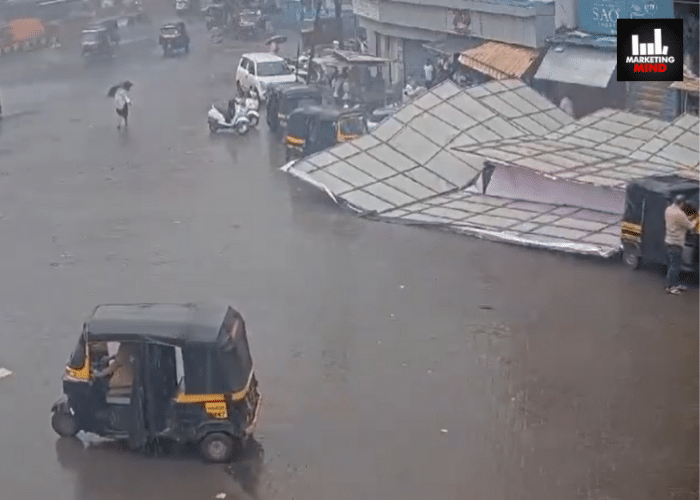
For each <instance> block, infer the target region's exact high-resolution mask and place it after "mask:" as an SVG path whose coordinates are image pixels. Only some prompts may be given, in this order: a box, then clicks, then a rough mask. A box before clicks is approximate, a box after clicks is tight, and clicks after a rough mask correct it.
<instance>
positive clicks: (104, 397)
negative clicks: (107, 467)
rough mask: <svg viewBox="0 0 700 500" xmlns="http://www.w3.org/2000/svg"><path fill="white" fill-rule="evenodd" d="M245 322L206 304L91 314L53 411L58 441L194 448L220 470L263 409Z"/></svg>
mask: <svg viewBox="0 0 700 500" xmlns="http://www.w3.org/2000/svg"><path fill="white" fill-rule="evenodd" d="M260 401H261V398H260V394H259V393H258V383H257V380H256V378H255V373H254V371H253V360H252V358H251V355H250V350H249V348H248V339H247V335H246V328H245V322H244V321H243V317H242V316H241V315H240V313H238V312H237V311H236V310H234V309H233V308H231V307H229V306H225V305H212V304H126V305H101V306H98V307H97V308H96V309H95V310H94V312H93V314H92V316H91V317H90V319H89V320H88V321H87V322H86V323H85V325H84V326H83V332H82V334H81V335H80V339H79V340H78V344H77V346H76V348H75V350H74V351H73V353H72V354H71V356H70V358H69V360H68V365H67V367H66V370H65V374H64V375H63V396H62V397H61V398H60V399H59V400H58V401H57V402H56V403H55V404H54V405H53V407H52V408H51V413H52V417H51V425H52V427H53V429H54V430H55V431H56V433H58V434H59V435H60V436H63V437H71V436H75V435H76V434H77V433H78V432H79V431H84V432H92V433H95V434H98V435H100V436H102V437H106V438H112V439H123V440H128V442H129V445H130V447H131V448H132V449H134V450H140V449H141V450H142V449H148V448H149V445H151V444H153V443H155V442H159V441H170V442H176V443H180V444H196V445H198V446H199V449H200V451H201V453H202V456H203V457H204V459H206V460H207V461H211V462H226V461H228V460H229V459H231V457H232V455H233V453H234V451H235V450H236V449H238V448H239V447H240V446H241V445H242V444H243V442H244V441H245V440H246V438H247V437H249V436H250V435H251V434H252V432H253V429H254V427H255V424H256V420H257V417H258V412H259V409H260Z"/></svg>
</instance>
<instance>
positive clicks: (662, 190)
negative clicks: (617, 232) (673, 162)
mask: <svg viewBox="0 0 700 500" xmlns="http://www.w3.org/2000/svg"><path fill="white" fill-rule="evenodd" d="M699 191H700V190H699V183H698V180H697V179H689V178H686V177H681V176H678V175H660V176H652V177H644V178H642V179H638V180H635V181H632V182H630V183H629V184H627V197H626V200H625V214H624V217H623V219H622V234H621V237H622V250H623V253H622V258H623V260H624V262H625V264H627V265H628V266H629V267H631V268H632V269H637V268H638V267H639V266H640V264H641V263H642V261H644V262H645V263H654V264H664V265H665V264H666V262H667V257H666V246H665V243H664V239H665V236H666V222H665V218H664V213H665V211H666V208H667V207H668V205H669V203H670V202H671V201H672V200H673V199H674V198H675V197H676V196H677V195H679V194H680V195H683V196H684V197H685V199H686V203H685V206H684V211H685V212H686V215H688V216H689V217H690V218H691V219H694V220H695V231H694V232H689V233H688V234H687V235H686V241H685V247H684V248H683V254H682V265H681V269H682V270H683V271H686V272H694V273H697V272H698V192H699Z"/></svg>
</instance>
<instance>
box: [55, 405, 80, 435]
mask: <svg viewBox="0 0 700 500" xmlns="http://www.w3.org/2000/svg"><path fill="white" fill-rule="evenodd" d="M51 427H52V428H53V430H54V431H55V432H56V434H58V435H59V436H61V437H74V436H75V435H76V434H77V433H78V431H79V430H80V429H78V422H76V420H75V417H74V416H73V415H72V414H71V413H70V412H68V411H66V410H62V409H58V410H56V411H54V412H53V414H52V415H51Z"/></svg>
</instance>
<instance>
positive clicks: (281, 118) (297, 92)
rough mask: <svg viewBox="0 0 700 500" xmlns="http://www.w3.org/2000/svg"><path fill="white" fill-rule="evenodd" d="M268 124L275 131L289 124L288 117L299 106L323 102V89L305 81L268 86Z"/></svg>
mask: <svg viewBox="0 0 700 500" xmlns="http://www.w3.org/2000/svg"><path fill="white" fill-rule="evenodd" d="M267 92H268V96H267V117H266V119H267V124H268V125H269V126H270V129H271V130H273V131H275V132H276V131H278V130H280V129H283V128H285V127H286V126H287V117H288V116H289V114H290V113H291V112H292V111H294V110H295V109H297V108H300V107H305V106H310V105H320V104H323V91H322V90H321V88H320V87H317V86H315V85H306V84H305V83H281V84H277V85H272V86H271V87H269V88H268V91H267Z"/></svg>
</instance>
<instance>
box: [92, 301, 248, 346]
mask: <svg viewBox="0 0 700 500" xmlns="http://www.w3.org/2000/svg"><path fill="white" fill-rule="evenodd" d="M229 311H233V313H234V314H235V316H237V317H239V318H240V317H241V315H240V313H238V312H237V311H235V310H234V309H233V308H231V307H230V306H227V305H219V304H203V303H200V304H103V305H99V306H97V307H96V308H95V310H94V311H93V313H92V316H91V317H90V319H89V320H88V322H87V324H86V326H87V336H88V340H113V339H116V338H119V339H121V340H127V339H128V338H129V337H133V338H134V340H142V341H152V340H159V341H163V342H165V343H169V344H173V345H184V344H188V343H200V344H202V343H205V344H206V343H212V344H213V343H216V342H217V337H218V336H219V333H220V332H221V328H222V325H223V324H224V320H225V318H226V315H227V314H228V313H229Z"/></svg>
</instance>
